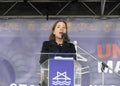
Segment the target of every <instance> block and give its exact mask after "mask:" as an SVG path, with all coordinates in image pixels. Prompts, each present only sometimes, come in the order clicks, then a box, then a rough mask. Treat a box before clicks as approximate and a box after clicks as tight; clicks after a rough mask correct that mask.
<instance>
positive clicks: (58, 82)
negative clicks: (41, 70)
mask: <svg viewBox="0 0 120 86" xmlns="http://www.w3.org/2000/svg"><path fill="white" fill-rule="evenodd" d="M49 86H74V61H73V60H52V59H51V60H50V61H49Z"/></svg>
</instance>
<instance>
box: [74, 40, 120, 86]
mask: <svg viewBox="0 0 120 86" xmlns="http://www.w3.org/2000/svg"><path fill="white" fill-rule="evenodd" d="M73 44H75V46H76V47H77V48H79V49H80V50H81V51H83V52H84V53H86V54H88V55H89V56H90V57H91V58H92V59H94V60H96V61H97V62H99V63H101V71H102V86H104V69H105V68H108V69H109V70H111V71H113V72H114V73H115V74H116V75H117V76H119V77H120V74H119V73H117V72H115V71H114V70H113V69H112V68H110V67H109V66H108V65H107V64H105V63H104V62H102V61H100V60H98V59H97V58H95V57H94V56H93V55H91V54H90V53H89V52H87V51H86V50H84V49H83V48H81V47H80V46H78V45H77V41H74V42H73Z"/></svg>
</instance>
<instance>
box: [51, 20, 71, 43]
mask: <svg viewBox="0 0 120 86" xmlns="http://www.w3.org/2000/svg"><path fill="white" fill-rule="evenodd" d="M59 22H63V23H64V24H65V27H66V31H67V29H68V28H67V23H66V22H65V21H63V20H59V21H56V22H55V24H54V25H53V27H52V31H51V34H50V36H49V40H55V35H54V34H53V31H54V30H55V27H56V25H57V23H59ZM67 33H68V32H66V35H67V38H66V39H64V41H66V42H69V41H70V40H69V37H68V34H67Z"/></svg>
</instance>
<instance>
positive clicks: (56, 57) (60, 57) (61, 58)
mask: <svg viewBox="0 0 120 86" xmlns="http://www.w3.org/2000/svg"><path fill="white" fill-rule="evenodd" d="M54 59H60V60H73V58H71V57H62V56H55V57H54Z"/></svg>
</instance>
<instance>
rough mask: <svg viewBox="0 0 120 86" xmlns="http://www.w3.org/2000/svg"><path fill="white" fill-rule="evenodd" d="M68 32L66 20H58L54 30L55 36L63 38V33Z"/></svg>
mask: <svg viewBox="0 0 120 86" xmlns="http://www.w3.org/2000/svg"><path fill="white" fill-rule="evenodd" d="M66 32H67V29H66V26H65V23H64V22H58V23H57V24H56V27H55V29H54V31H53V34H54V35H55V38H59V39H60V38H62V34H63V33H66Z"/></svg>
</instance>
